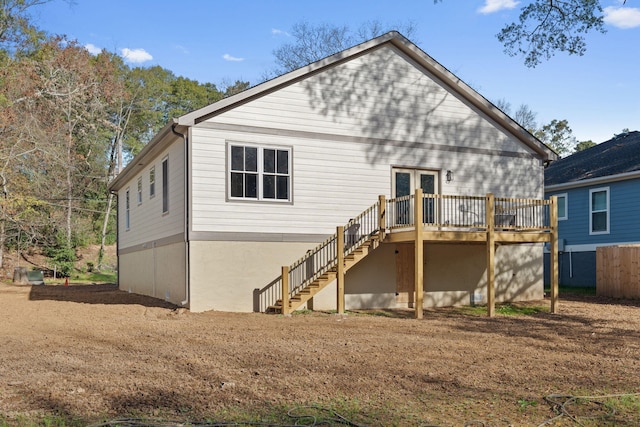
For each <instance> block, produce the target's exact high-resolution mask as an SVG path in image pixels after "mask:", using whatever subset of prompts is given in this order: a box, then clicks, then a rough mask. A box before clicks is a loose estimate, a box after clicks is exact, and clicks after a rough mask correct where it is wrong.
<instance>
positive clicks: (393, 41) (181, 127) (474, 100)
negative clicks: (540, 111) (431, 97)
mask: <svg viewBox="0 0 640 427" xmlns="http://www.w3.org/2000/svg"><path fill="white" fill-rule="evenodd" d="M387 44H388V45H392V46H394V47H395V48H397V49H399V50H400V51H401V52H402V53H403V54H404V55H406V56H408V57H409V58H411V59H412V60H413V61H415V62H416V64H417V65H419V66H421V67H423V68H424V69H425V70H426V71H428V72H429V73H431V74H432V75H433V76H434V77H435V78H436V79H437V80H438V81H439V83H440V84H442V85H444V86H445V87H446V88H447V89H448V90H449V91H451V92H452V93H455V94H457V95H458V96H459V97H460V98H462V99H464V100H466V101H467V102H468V103H469V104H470V105H472V106H473V107H475V108H477V109H478V110H479V111H481V112H482V113H483V114H485V115H486V116H487V117H488V118H489V119H491V120H493V121H494V122H495V123H497V124H498V125H499V126H501V127H502V128H503V129H504V130H505V131H506V132H508V133H509V134H511V135H513V137H514V138H516V139H517V140H519V141H520V142H521V143H522V144H524V145H525V146H526V147H528V148H529V149H531V150H532V151H533V152H534V153H535V154H536V155H537V156H538V157H539V158H540V159H541V160H542V161H545V162H546V161H553V160H556V159H557V158H558V156H557V154H556V153H555V152H554V151H553V150H552V149H550V148H549V147H547V146H546V145H545V144H544V143H542V142H541V141H540V140H539V139H538V138H536V137H535V136H533V135H532V134H531V133H529V132H528V131H527V130H526V129H524V128H523V127H522V126H520V125H519V124H518V123H517V122H516V121H515V120H513V119H512V118H511V117H509V116H508V115H506V114H505V113H504V112H503V111H502V110H500V109H499V108H498V107H496V106H495V105H493V104H492V103H491V102H489V101H488V100H487V99H486V98H484V97H483V96H482V95H480V94H479V93H478V92H476V91H475V90H473V89H472V88H471V87H470V86H469V85H467V84H466V83H464V82H463V81H462V80H460V79H459V78H458V77H456V76H455V75H454V74H453V73H452V72H450V71H449V70H447V69H446V68H445V67H443V66H442V65H441V64H440V63H438V62H437V61H436V60H435V59H433V58H432V57H431V56H429V55H427V54H426V53H425V52H424V51H423V50H421V49H420V48H419V47H418V46H416V45H415V44H413V43H412V42H410V41H409V40H408V39H407V38H405V37H404V36H403V35H401V34H400V33H398V32H397V31H391V32H389V33H386V34H383V35H381V36H379V37H376V38H374V39H371V40H369V41H366V42H364V43H361V44H359V45H357V46H354V47H352V48H349V49H347V50H344V51H342V52H338V53H336V54H334V55H331V56H328V57H326V58H324V59H321V60H319V61H317V62H314V63H312V64H309V65H307V66H304V67H302V68H299V69H297V70H294V71H291V72H289V73H286V74H283V75H281V76H279V77H276V78H274V79H272V80H269V81H266V82H264V83H261V84H259V85H257V86H254V87H251V88H249V89H247V90H245V91H243V92H240V93H238V94H235V95H233V96H230V97H228V98H224V99H222V100H220V101H218V102H215V103H213V104H211V105H208V106H206V107H203V108H200V109H199V110H195V111H193V112H191V113H188V114H185V115H183V116H180V117H178V118H177V119H173V120H172V121H170V123H169V124H167V125H166V126H165V127H164V128H163V129H162V130H161V131H160V132H159V133H158V134H157V135H156V136H155V137H154V138H153V139H152V140H151V141H150V142H149V143H148V144H147V145H146V146H145V147H144V148H143V149H142V151H141V152H140V153H139V154H138V155H137V156H136V157H135V158H134V159H133V160H132V161H131V162H130V164H129V165H128V166H127V167H126V168H125V169H124V170H123V171H122V172H121V173H120V175H118V177H116V179H115V180H113V181H112V182H111V184H110V185H109V190H110V191H114V190H117V189H119V188H120V187H121V186H122V185H124V183H126V182H127V181H128V180H129V179H130V178H131V174H133V173H135V169H134V168H135V166H136V165H138V169H139V167H141V166H144V165H145V164H146V162H148V158H147V156H148V155H151V154H152V153H156V152H158V151H159V150H161V149H163V148H164V147H166V146H167V145H168V144H169V142H170V141H172V140H175V138H176V135H180V134H184V133H186V130H187V129H188V128H189V127H190V126H195V125H197V124H198V123H200V122H203V121H205V120H207V119H209V118H211V117H215V116H216V115H218V114H222V113H224V112H225V111H228V110H231V109H233V108H235V107H237V106H240V105H242V104H245V103H247V102H250V101H252V100H254V99H257V98H260V97H262V96H264V95H267V94H269V93H272V92H275V91H277V90H278V89H280V88H283V87H285V86H289V85H291V84H294V83H296V82H299V81H301V80H304V79H305V78H307V77H309V76H311V75H313V74H316V73H319V72H322V71H324V70H325V69H328V68H331V67H335V66H337V65H339V64H341V63H344V62H346V61H349V60H351V59H354V58H356V57H359V56H361V55H365V54H366V53H368V52H370V51H372V50H375V49H378V48H380V47H382V46H383V45H387ZM176 132H179V133H176Z"/></svg>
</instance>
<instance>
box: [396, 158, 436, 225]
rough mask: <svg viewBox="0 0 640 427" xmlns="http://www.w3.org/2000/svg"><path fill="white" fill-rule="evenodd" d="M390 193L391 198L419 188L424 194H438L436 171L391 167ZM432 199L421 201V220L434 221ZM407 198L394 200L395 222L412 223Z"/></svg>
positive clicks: (411, 193)
mask: <svg viewBox="0 0 640 427" xmlns="http://www.w3.org/2000/svg"><path fill="white" fill-rule="evenodd" d="M392 172H393V182H392V194H391V196H392V197H393V198H398V197H402V196H409V195H413V194H414V193H415V190H416V189H417V188H421V189H422V192H423V193H424V194H438V187H439V185H438V172H436V171H428V170H421V169H393V171H392ZM433 202H434V200H433V199H431V200H429V199H426V200H424V203H423V205H424V206H423V207H422V209H423V222H425V223H431V222H434V221H435V213H436V212H435V206H434V203H433ZM411 206H412V203H410V201H409V200H403V201H398V202H396V206H395V210H396V212H395V223H396V224H413V209H412V208H411Z"/></svg>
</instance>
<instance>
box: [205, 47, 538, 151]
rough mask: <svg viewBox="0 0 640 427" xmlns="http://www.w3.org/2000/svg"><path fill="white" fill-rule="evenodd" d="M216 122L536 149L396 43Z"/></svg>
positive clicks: (227, 113)
mask: <svg viewBox="0 0 640 427" xmlns="http://www.w3.org/2000/svg"><path fill="white" fill-rule="evenodd" d="M208 121H210V122H217V123H229V124H242V125H250V126H255V127H264V128H269V129H281V130H296V131H304V132H318V133H327V134H336V135H344V136H358V137H371V138H377V139H382V140H395V141H404V142H406V143H410V142H412V141H416V140H419V141H421V142H427V143H431V144H440V145H445V146H450V147H451V146H456V147H469V148H474V149H478V148H484V149H490V150H507V151H511V152H518V153H530V151H529V150H528V149H527V148H525V147H524V145H523V144H522V143H520V142H516V141H515V140H513V139H510V138H509V136H507V134H506V133H505V132H503V131H502V130H499V129H497V128H496V126H494V124H493V122H489V121H488V120H487V119H486V118H485V117H484V116H482V115H480V114H479V113H478V112H477V111H476V110H475V109H474V108H473V107H471V106H469V105H467V104H465V103H464V102H462V101H461V100H460V99H459V98H458V97H456V96H455V95H453V94H452V93H451V92H449V91H448V90H447V89H445V87H443V85H442V84H440V83H439V82H438V81H434V77H433V76H432V75H430V74H428V73H426V72H423V71H421V70H420V69H419V68H418V67H417V66H416V65H415V64H414V63H413V62H412V61H410V60H407V58H406V57H404V56H403V55H402V54H401V53H399V52H398V51H397V50H396V49H395V48H393V47H390V46H385V47H382V48H380V49H378V50H377V51H374V52H371V53H369V54H367V55H364V56H361V57H358V58H354V59H353V60H351V61H349V62H347V63H344V64H341V65H338V66H336V67H335V68H332V69H330V70H327V71H324V72H322V73H319V74H317V75H314V76H311V77H309V78H307V79H305V80H302V81H301V82H298V83H295V84H292V85H290V86H287V87H284V88H281V89H279V90H277V91H275V92H273V93H270V94H268V95H265V96H263V97H261V98H258V99H256V100H254V101H251V102H248V103H246V104H244V105H241V106H238V107H236V108H233V109H231V110H229V111H227V112H225V113H223V114H221V115H218V116H216V117H215V118H212V119H209V120H208Z"/></svg>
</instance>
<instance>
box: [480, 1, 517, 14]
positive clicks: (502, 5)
mask: <svg viewBox="0 0 640 427" xmlns="http://www.w3.org/2000/svg"><path fill="white" fill-rule="evenodd" d="M518 3H520V2H519V1H515V0H485V1H484V6H482V7H481V8H480V9H478V12H480V13H483V14H485V15H488V14H489V13H494V12H498V11H501V10H503V9H513V8H515V7H516V6H517V5H518Z"/></svg>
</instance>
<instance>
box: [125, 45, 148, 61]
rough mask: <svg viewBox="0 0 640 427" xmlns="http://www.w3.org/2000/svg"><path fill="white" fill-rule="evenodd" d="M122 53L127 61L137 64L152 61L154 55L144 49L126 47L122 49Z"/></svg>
mask: <svg viewBox="0 0 640 427" xmlns="http://www.w3.org/2000/svg"><path fill="white" fill-rule="evenodd" d="M120 54H121V56H122V57H123V58H124V59H125V60H126V61H128V62H133V63H136V64H139V63H141V62H147V61H151V60H152V59H153V56H151V54H150V53H149V52H147V51H146V50H144V49H129V48H126V47H125V48H124V49H121V50H120Z"/></svg>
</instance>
